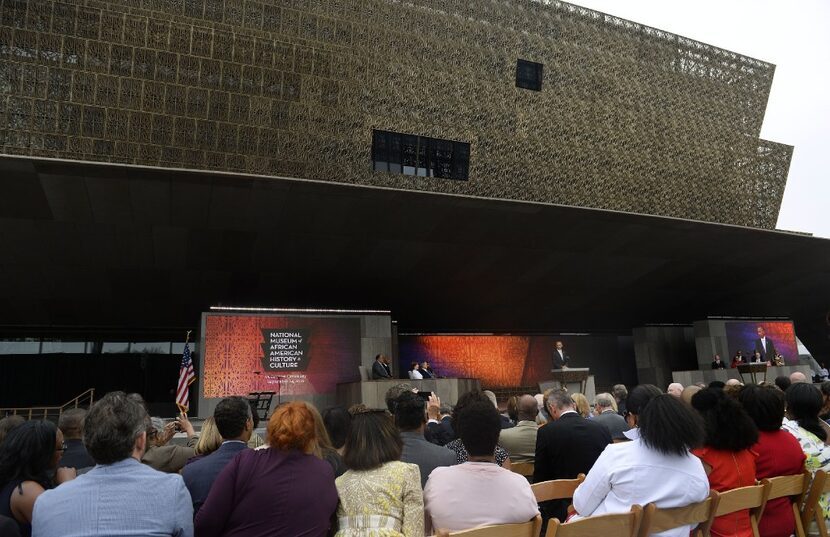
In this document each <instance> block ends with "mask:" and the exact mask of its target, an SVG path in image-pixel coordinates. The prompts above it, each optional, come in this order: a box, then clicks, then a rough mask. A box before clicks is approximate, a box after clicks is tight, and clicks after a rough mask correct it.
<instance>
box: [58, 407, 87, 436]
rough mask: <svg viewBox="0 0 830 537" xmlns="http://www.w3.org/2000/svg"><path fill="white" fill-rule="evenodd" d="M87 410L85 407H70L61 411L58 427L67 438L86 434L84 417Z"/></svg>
mask: <svg viewBox="0 0 830 537" xmlns="http://www.w3.org/2000/svg"><path fill="white" fill-rule="evenodd" d="M85 417H86V410H84V409H83V408H70V409H69V410H67V411H66V412H62V413H61V417H60V418H59V419H58V429H60V430H61V432H62V433H63V437H64V439H66V440H75V439H80V438H83V436H84V418H85Z"/></svg>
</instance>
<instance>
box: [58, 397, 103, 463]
mask: <svg viewBox="0 0 830 537" xmlns="http://www.w3.org/2000/svg"><path fill="white" fill-rule="evenodd" d="M85 417H86V410H84V409H83V408H71V409H69V410H67V411H66V412H63V413H61V416H60V418H59V419H58V429H60V430H61V432H62V433H63V442H64V444H66V449H65V450H64V452H63V456H62V457H61V460H60V462H59V463H58V466H60V467H69V468H75V469H76V470H82V469H85V468H90V467H92V466H95V461H94V460H92V457H90V456H89V453H87V451H86V448H85V447H84V440H83V438H84V418H85Z"/></svg>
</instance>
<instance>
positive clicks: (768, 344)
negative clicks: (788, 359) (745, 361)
mask: <svg viewBox="0 0 830 537" xmlns="http://www.w3.org/2000/svg"><path fill="white" fill-rule="evenodd" d="M755 331H756V332H757V334H758V339H756V340H755V352H758V353H761V357H762V358H763V359H764V361H765V362H774V361H775V357H776V356H777V355H778V353H777V352H775V343H773V342H772V340H771V339H770V338H768V337H767V334H766V332H765V331H764V327H763V326H759V327H758V328H756V329H755Z"/></svg>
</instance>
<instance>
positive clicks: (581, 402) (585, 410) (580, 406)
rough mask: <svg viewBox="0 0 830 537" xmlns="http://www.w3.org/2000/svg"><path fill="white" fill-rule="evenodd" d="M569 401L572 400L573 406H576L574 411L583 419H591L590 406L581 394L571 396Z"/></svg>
mask: <svg viewBox="0 0 830 537" xmlns="http://www.w3.org/2000/svg"><path fill="white" fill-rule="evenodd" d="M571 399H573V400H574V404H575V405H576V411H577V412H578V413H579V415H580V416H582V417H583V418H585V419H588V418H590V417H591V405H590V403H588V398H587V397H585V396H584V395H582V394H581V393H575V394H573V395H571Z"/></svg>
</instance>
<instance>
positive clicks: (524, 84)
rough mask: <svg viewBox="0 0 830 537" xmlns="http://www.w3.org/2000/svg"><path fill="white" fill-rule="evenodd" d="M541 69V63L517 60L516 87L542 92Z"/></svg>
mask: <svg viewBox="0 0 830 537" xmlns="http://www.w3.org/2000/svg"><path fill="white" fill-rule="evenodd" d="M542 67H544V65H543V64H541V63H535V62H529V61H527V60H517V62H516V87H517V88H524V89H529V90H533V91H542Z"/></svg>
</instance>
